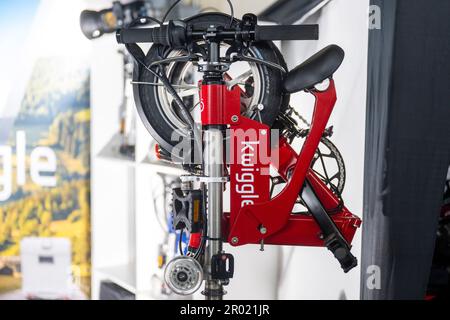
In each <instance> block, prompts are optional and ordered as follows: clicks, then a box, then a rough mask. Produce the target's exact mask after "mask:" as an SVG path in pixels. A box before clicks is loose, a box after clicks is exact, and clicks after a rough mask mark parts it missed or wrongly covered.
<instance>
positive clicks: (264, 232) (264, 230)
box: [259, 226, 267, 234]
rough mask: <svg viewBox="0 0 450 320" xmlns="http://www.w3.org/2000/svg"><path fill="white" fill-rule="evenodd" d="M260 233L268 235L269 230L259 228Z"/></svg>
mask: <svg viewBox="0 0 450 320" xmlns="http://www.w3.org/2000/svg"><path fill="white" fill-rule="evenodd" d="M259 232H261V234H266V233H267V228H266V227H264V226H263V227H261V228H259Z"/></svg>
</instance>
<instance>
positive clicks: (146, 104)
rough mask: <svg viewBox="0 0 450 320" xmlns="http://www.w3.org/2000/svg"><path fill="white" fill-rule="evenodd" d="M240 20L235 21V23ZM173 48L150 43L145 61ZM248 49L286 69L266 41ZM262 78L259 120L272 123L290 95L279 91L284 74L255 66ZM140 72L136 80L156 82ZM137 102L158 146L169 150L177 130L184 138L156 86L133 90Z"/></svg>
mask: <svg viewBox="0 0 450 320" xmlns="http://www.w3.org/2000/svg"><path fill="white" fill-rule="evenodd" d="M185 22H186V23H187V24H188V25H194V26H195V27H196V28H204V27H207V26H209V25H210V24H215V25H218V24H220V25H223V26H228V25H229V23H230V16H228V15H226V14H221V13H204V14H200V15H196V16H193V17H190V18H188V19H186V20H185ZM238 22H239V21H238V20H237V19H235V20H234V24H237V23H238ZM171 51H172V50H171V49H170V48H168V47H164V46H161V45H153V46H152V47H151V48H150V49H149V51H148V53H147V55H146V58H145V64H146V65H148V64H149V63H151V62H153V61H156V60H160V59H161V58H165V57H167V55H168V54H169V53H170V52H171ZM250 52H251V54H252V55H254V56H255V57H257V58H259V59H262V60H265V61H270V62H273V63H276V64H279V65H281V66H283V67H285V68H286V63H285V61H284V59H283V56H282V55H281V53H280V51H279V50H278V48H277V47H276V46H275V45H274V44H273V43H272V42H269V41H264V42H258V43H254V44H253V45H252V47H251V48H250ZM257 68H258V72H259V74H260V76H261V77H263V79H261V84H262V85H261V91H262V92H263V94H262V96H261V98H260V101H259V103H261V104H263V105H264V107H265V108H264V109H263V110H262V111H261V113H260V115H261V120H262V122H263V123H265V124H267V125H269V126H272V125H273V123H274V122H275V119H276V117H277V116H278V114H279V112H280V110H283V111H284V110H285V109H286V108H287V106H288V104H289V95H288V94H285V93H284V92H283V91H282V81H283V77H284V75H283V73H282V72H281V71H279V70H276V69H274V68H270V67H267V66H264V65H260V64H258V65H257ZM138 72H139V74H138V75H135V76H134V79H135V80H139V81H142V82H152V83H153V82H157V79H156V78H155V76H154V75H153V74H152V73H151V72H149V71H148V70H146V69H145V68H143V67H142V66H140V68H139V69H138ZM134 96H135V101H136V105H137V107H138V111H139V114H140V116H141V119H142V121H143V122H144V125H145V126H146V128H147V130H148V131H149V132H150V133H151V134H152V136H153V138H154V139H155V140H156V141H157V142H158V143H159V145H160V146H161V147H162V148H164V149H166V150H167V151H169V152H171V151H172V149H173V147H174V146H175V145H176V144H177V143H178V141H172V134H173V132H174V131H177V133H178V136H179V137H187V130H186V128H187V126H186V127H185V128H179V127H178V126H176V125H174V124H173V123H172V122H171V121H170V119H169V118H168V117H167V116H166V115H165V114H164V112H163V111H162V109H161V104H160V101H159V96H158V87H156V86H146V85H139V86H137V90H136V89H135V90H134Z"/></svg>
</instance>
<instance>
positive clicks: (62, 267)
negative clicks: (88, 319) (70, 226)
mask: <svg viewBox="0 0 450 320" xmlns="http://www.w3.org/2000/svg"><path fill="white" fill-rule="evenodd" d="M20 255H21V269H22V291H23V293H24V295H25V296H26V297H29V298H38V299H68V298H69V297H70V294H71V288H72V287H71V284H72V279H71V255H72V248H71V243H70V240H69V239H67V238H37V237H28V238H24V239H22V241H21V242H20Z"/></svg>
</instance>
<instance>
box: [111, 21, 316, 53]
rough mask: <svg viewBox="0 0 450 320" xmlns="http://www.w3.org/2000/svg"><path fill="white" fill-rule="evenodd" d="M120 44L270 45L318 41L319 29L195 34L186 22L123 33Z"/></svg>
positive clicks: (212, 30) (267, 28)
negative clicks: (208, 41) (210, 41)
mask: <svg viewBox="0 0 450 320" xmlns="http://www.w3.org/2000/svg"><path fill="white" fill-rule="evenodd" d="M116 38H117V42H118V43H123V44H129V43H144V42H152V43H156V44H162V45H165V46H169V47H172V48H180V47H185V46H186V44H187V43H188V42H189V41H196V40H201V39H208V38H209V39H214V40H215V41H224V40H240V41H269V40H318V39H319V26H318V25H317V24H311V25H289V26H284V25H283V26H260V25H254V26H251V27H244V28H241V27H236V28H223V27H217V28H208V29H206V30H192V29H190V28H188V27H187V26H186V25H185V24H184V22H181V21H169V23H168V24H166V25H162V26H160V27H154V28H142V29H121V30H118V31H117V33H116Z"/></svg>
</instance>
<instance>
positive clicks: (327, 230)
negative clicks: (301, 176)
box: [301, 182, 358, 273]
mask: <svg viewBox="0 0 450 320" xmlns="http://www.w3.org/2000/svg"><path fill="white" fill-rule="evenodd" d="M301 198H302V200H303V202H304V203H305V205H306V207H307V208H308V211H309V212H310V213H311V215H312V216H313V217H314V220H315V221H316V222H317V224H318V225H319V227H320V230H321V231H322V236H323V239H324V244H325V246H326V247H327V248H328V250H330V251H331V252H332V253H333V255H334V257H335V258H336V259H337V260H338V261H339V263H340V264H341V267H342V269H343V270H344V272H345V273H347V272H349V271H350V270H351V269H353V268H354V267H356V266H357V265H358V260H357V259H356V257H355V256H354V255H353V254H352V253H351V252H350V248H351V247H350V245H349V244H348V242H347V240H345V238H344V237H343V236H342V234H341V231H340V230H339V229H338V227H337V226H336V224H335V223H334V221H333V220H332V219H331V217H330V216H329V215H328V213H327V211H326V210H325V208H324V207H323V205H322V204H321V203H320V201H319V199H318V198H317V196H316V194H315V193H314V190H313V189H312V187H311V185H310V184H309V182H305V185H304V187H303V190H302V193H301Z"/></svg>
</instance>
